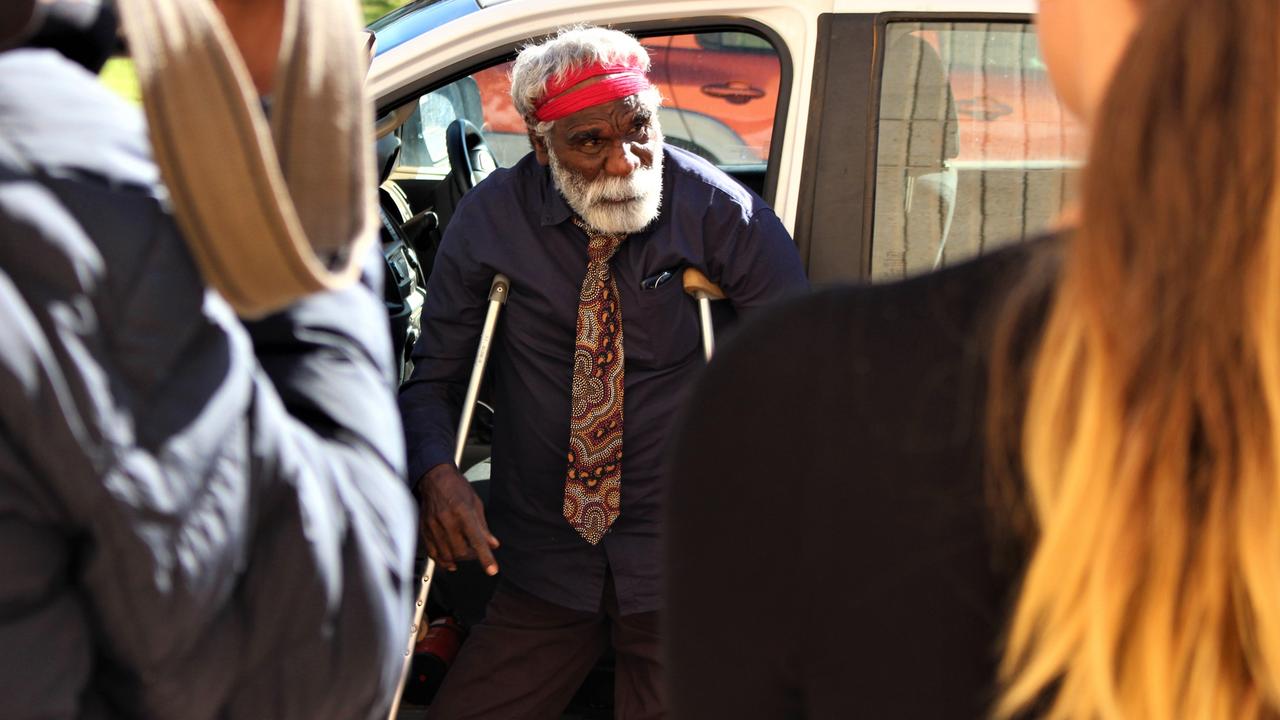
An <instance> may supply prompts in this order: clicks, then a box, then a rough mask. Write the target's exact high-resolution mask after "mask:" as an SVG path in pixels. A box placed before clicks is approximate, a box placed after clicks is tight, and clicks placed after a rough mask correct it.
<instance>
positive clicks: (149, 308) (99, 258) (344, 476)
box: [0, 0, 415, 720]
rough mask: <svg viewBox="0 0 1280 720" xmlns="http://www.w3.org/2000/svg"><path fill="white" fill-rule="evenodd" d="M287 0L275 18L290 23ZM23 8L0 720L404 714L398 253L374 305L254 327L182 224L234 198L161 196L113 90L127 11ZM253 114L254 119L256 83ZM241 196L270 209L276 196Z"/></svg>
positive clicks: (406, 537)
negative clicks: (393, 708) (191, 213)
mask: <svg viewBox="0 0 1280 720" xmlns="http://www.w3.org/2000/svg"><path fill="white" fill-rule="evenodd" d="M18 4H19V5H21V4H23V3H18ZM281 4H282V3H268V2H259V3H257V5H258V7H259V8H269V7H271V6H277V7H276V12H275V13H274V17H276V18H277V19H279V18H281V17H283V14H282V13H281V12H280V10H279V7H278V6H279V5H281ZM6 5H7V6H8V7H7V8H6V9H5V11H4V12H3V13H0V20H2V21H3V22H4V23H6V24H5V25H3V26H0V34H2V35H3V39H2V40H0V47H2V48H6V49H4V50H3V51H2V52H0V398H3V402H0V578H3V580H2V581H0V715H2V716H3V717H4V718H6V719H7V720H18V719H21V718H107V717H112V718H116V717H131V718H144V717H145V718H184V719H185V720H190V719H199V718H254V719H258V718H274V719H280V718H308V719H309V720H314V719H315V718H342V719H344V720H346V719H350V718H362V717H378V716H380V715H381V714H384V713H385V712H386V706H387V704H388V703H389V702H390V695H391V692H392V690H393V688H394V683H395V681H396V679H397V676H398V670H399V665H400V656H399V654H400V649H401V648H402V647H403V644H404V633H405V630H406V628H407V627H408V623H409V595H408V589H407V584H408V583H409V582H411V581H410V579H409V575H410V573H411V572H412V568H411V562H412V553H413V541H414V527H415V518H414V512H413V507H412V503H411V501H410V498H409V495H408V493H407V492H406V491H405V490H404V488H403V482H402V480H401V479H400V476H401V474H402V468H403V457H402V456H403V448H402V432H401V429H400V425H399V422H398V420H397V414H396V409H395V403H394V399H393V395H392V388H391V378H392V372H393V371H392V368H391V355H390V343H389V340H388V338H387V337H386V318H385V314H384V312H383V310H382V304H381V302H380V300H379V298H378V296H377V295H376V294H375V293H373V292H372V291H370V289H369V288H368V287H366V285H365V283H370V284H372V286H373V287H379V288H380V287H381V280H380V276H379V274H378V273H379V272H380V270H379V265H377V264H376V261H377V260H378V258H377V257H376V256H375V255H370V256H369V260H370V263H369V264H368V270H367V271H366V272H365V277H364V281H363V283H356V284H354V285H352V286H349V287H347V288H346V289H341V290H333V291H329V292H325V293H320V294H315V295H311V296H309V297H305V298H303V299H300V300H295V301H291V302H289V303H287V305H285V306H284V309H283V310H274V311H268V307H267V305H265V304H263V305H258V306H256V309H257V310H258V311H259V312H257V313H255V316H257V317H258V319H257V320H254V321H242V320H240V319H238V318H237V317H236V315H235V313H233V311H232V308H231V306H230V305H229V304H228V302H227V301H226V300H225V299H224V297H223V295H222V294H221V293H220V292H215V291H214V290H212V289H210V288H209V286H207V285H206V282H205V281H204V280H203V279H202V274H201V272H200V271H199V270H198V269H197V264H196V262H195V261H194V260H193V256H192V252H191V251H189V249H188V245H187V244H186V243H184V240H183V236H182V234H180V233H179V231H178V229H177V226H176V225H175V222H174V218H173V217H172V216H171V214H170V213H169V210H168V202H169V198H171V197H172V198H174V202H175V204H179V200H178V198H180V197H181V196H183V195H184V194H185V195H190V194H194V193H202V192H208V193H213V194H218V193H219V192H220V191H219V190H217V189H210V188H209V187H208V186H207V185H206V184H205V182H204V179H203V178H201V177H190V178H187V180H189V181H190V184H178V183H170V187H169V192H166V191H165V190H164V189H162V186H161V184H160V178H159V175H158V173H157V169H156V165H155V164H153V162H152V158H151V154H150V152H149V150H148V145H147V142H146V138H145V135H144V131H145V126H144V123H143V121H142V117H141V115H140V114H139V112H138V111H137V109H136V108H133V107H131V106H128V105H127V104H125V103H123V102H122V101H120V100H119V99H118V98H116V97H115V96H113V95H112V94H110V93H109V92H108V91H107V90H105V89H104V88H103V87H102V86H101V85H100V84H99V82H98V80H97V78H96V77H95V76H94V75H93V73H94V72H96V71H97V70H98V69H99V68H100V66H101V64H102V62H103V61H104V60H105V59H106V57H107V54H108V53H109V52H110V50H111V48H112V47H114V45H115V43H116V24H117V23H116V15H115V11H114V10H113V8H112V6H111V5H110V4H102V3H98V2H88V1H86V0H77V1H76V2H67V3H57V2H54V3H34V4H33V3H30V2H28V3H26V4H25V5H26V7H25V10H23V9H22V8H15V6H14V4H13V3H12V2H6ZM123 5H124V3H123V2H122V3H120V6H121V7H123ZM312 5H313V6H314V5H316V3H312ZM170 7H177V5H176V4H175V5H172V6H170ZM351 10H352V11H351V15H352V17H353V18H354V17H355V13H354V8H352V9H351ZM267 14H268V15H272V13H267ZM208 17H211V18H216V17H217V16H216V15H213V14H212V13H211V8H210V14H209V15H208ZM351 28H352V29H351V31H350V33H349V35H350V42H351V43H352V46H353V47H355V46H356V45H357V44H358V38H357V28H358V26H357V25H356V23H355V22H353V23H352V24H351ZM279 29H280V28H279V25H277V26H276V31H275V38H276V40H277V41H278V39H279V37H280V32H279ZM274 47H275V46H272V48H271V50H272V51H273V50H274ZM137 49H138V48H136V47H135V48H134V50H135V51H136V50H137ZM203 62H206V63H208V62H209V61H208V60H203ZM274 62H275V61H274V57H272V60H271V63H270V67H268V68H266V69H267V70H268V72H266V73H262V72H257V73H253V74H254V75H255V76H256V77H265V78H270V77H272V73H271V72H270V70H273V69H274ZM254 63H255V61H254V60H253V59H252V58H251V59H250V64H251V65H253V64H254ZM261 69H262V68H259V70H261ZM240 75H242V76H247V74H246V73H244V72H243V68H242V71H241V73H240ZM240 96H241V97H243V98H245V99H246V101H247V102H246V103H243V104H245V105H247V107H249V108H250V109H252V110H253V111H254V112H259V113H260V112H261V110H260V109H259V108H258V105H257V93H255V92H254V90H253V87H252V86H251V85H250V84H249V82H248V80H247V79H246V80H245V92H242V93H240ZM209 97H212V92H210V93H209ZM212 104H213V101H212V100H210V102H209V103H207V104H206V105H205V106H201V107H188V108H186V110H187V112H189V113H190V114H192V115H197V114H201V113H210V112H215V111H216V109H215V108H213V107H211V106H212ZM177 109H178V110H181V108H177ZM353 138H354V141H355V142H366V140H367V139H366V138H360V137H354V136H353ZM179 139H181V140H182V142H185V143H205V144H210V143H212V142H213V141H212V140H211V139H210V138H209V137H207V136H205V137H200V136H195V137H186V138H179ZM216 150H217V151H219V152H221V153H223V154H225V155H228V156H229V155H231V154H232V153H233V152H234V151H235V149H234V148H232V147H230V146H219V147H217V148H216ZM179 151H181V148H179ZM204 170H205V175H206V176H209V177H212V176H215V175H218V174H220V173H223V172H224V171H225V168H224V167H222V166H220V165H218V164H217V163H215V164H211V165H207V166H206V167H205V168H204ZM222 182H223V184H224V185H230V186H232V187H239V188H241V190H240V192H241V196H240V197H241V199H242V202H243V203H244V204H245V205H246V206H250V207H251V206H254V205H255V204H258V203H262V202H270V198H268V197H264V196H263V195H262V194H257V195H255V190H258V191H260V190H261V188H263V187H264V186H265V185H266V183H264V182H263V181H261V179H260V178H256V177H248V176H245V177H231V178H229V179H224V180H222ZM210 227H211V226H203V229H204V231H205V232H207V233H209V234H214V231H213V230H211V229H210ZM265 235H266V233H265V232H264V233H263V234H262V236H263V237H265ZM259 239H260V237H259V236H258V235H247V236H245V237H244V238H242V240H243V241H245V242H254V241H258V240H259ZM353 247H358V245H357V246H353ZM352 252H353V254H354V251H352ZM361 252H363V251H361ZM362 259H363V256H362ZM363 264H364V263H362V262H361V263H357V265H363ZM356 272H359V267H357V268H356ZM241 280H242V281H245V278H241ZM266 290H267V291H271V290H272V289H271V288H267V289H266ZM245 297H249V296H247V295H246V296H245ZM275 297H276V302H279V301H280V297H279V296H278V295H277V296H275ZM240 302H241V303H243V304H245V305H246V307H247V301H246V300H245V299H244V298H243V297H242V298H241V299H240Z"/></svg>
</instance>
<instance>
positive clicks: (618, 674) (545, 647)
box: [427, 581, 666, 720]
mask: <svg viewBox="0 0 1280 720" xmlns="http://www.w3.org/2000/svg"><path fill="white" fill-rule="evenodd" d="M601 605H602V606H601V608H600V609H599V610H597V611H596V612H579V611H577V610H569V609H567V608H563V607H561V606H559V605H555V604H552V603H549V602H547V601H545V600H541V599H539V598H537V597H534V596H533V595H530V594H529V593H526V592H524V591H523V590H520V589H519V588H517V587H515V586H514V585H512V584H511V583H507V582H502V583H499V585H498V589H497V590H496V591H495V592H494V595H493V599H492V600H490V601H489V607H488V609H487V610H486V612H485V619H484V620H483V621H482V622H481V623H480V624H479V625H477V626H476V627H475V628H474V629H472V631H471V635H470V636H469V637H468V638H467V640H466V642H464V643H463V644H462V650H461V651H460V652H459V654H458V659H457V661H456V662H455V663H454V665H453V667H452V668H450V669H449V673H448V674H447V675H446V676H445V679H444V685H443V686H442V687H441V688H440V692H439V694H437V695H436V699H435V701H434V702H432V703H431V709H430V710H429V711H428V713H427V717H428V718H430V720H464V719H468V718H476V719H477V720H479V719H483V720H490V719H494V718H500V719H502V720H506V719H507V718H511V719H513V720H515V719H525V718H527V719H529V720H542V719H544V718H545V719H546V720H554V719H555V718H558V717H559V716H560V714H561V713H562V712H564V709H565V707H566V706H567V705H568V704H569V701H570V700H571V699H572V698H573V694H574V692H576V691H577V689H578V687H579V686H580V685H582V681H583V679H584V678H585V677H586V676H587V673H588V672H589V671H590V670H591V668H592V666H593V665H595V663H596V661H597V660H598V659H599V658H600V655H601V654H602V653H603V652H604V650H605V648H606V647H608V645H609V644H610V643H612V644H613V649H614V653H615V654H616V656H617V660H616V664H615V673H614V682H615V688H614V717H615V718H617V719H618V720H648V719H649V718H661V717H663V716H664V714H665V711H666V707H665V704H664V703H663V693H662V666H661V663H660V660H659V654H660V651H661V648H660V643H659V641H658V613H656V612H651V613H638V614H634V615H625V616H624V615H621V614H619V612H618V598H617V593H616V592H615V591H614V587H613V582H612V581H608V582H606V583H605V591H604V598H603V602H602V603H601Z"/></svg>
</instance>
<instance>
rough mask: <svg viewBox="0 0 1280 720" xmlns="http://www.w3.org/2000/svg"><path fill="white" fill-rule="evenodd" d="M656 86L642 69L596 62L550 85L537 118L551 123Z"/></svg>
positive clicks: (540, 104) (536, 109)
mask: <svg viewBox="0 0 1280 720" xmlns="http://www.w3.org/2000/svg"><path fill="white" fill-rule="evenodd" d="M601 75H608V76H609V77H606V78H604V79H603V80H601V81H600V82H597V83H592V84H590V85H588V86H586V87H584V88H581V89H578V90H573V91H571V92H566V91H568V90H569V89H570V88H572V87H573V86H575V85H577V84H578V83H580V82H582V81H584V80H590V79H591V78H594V77H600V76H601ZM650 87H652V85H651V84H650V83H649V78H647V77H645V74H644V72H643V71H641V70H640V68H639V67H638V66H635V65H626V64H621V63H617V64H612V65H605V64H602V63H596V64H594V65H587V66H585V67H582V68H579V69H578V70H576V71H574V72H570V73H568V74H567V75H565V76H564V77H563V78H561V79H560V81H559V82H555V81H552V82H549V83H547V94H546V95H544V96H543V100H542V102H540V103H538V105H537V106H536V107H534V109H533V116H534V117H535V118H537V119H538V120H539V121H540V122H551V121H553V120H559V119H560V118H563V117H568V116H569V115H572V114H574V113H576V112H578V111H579V110H585V109H586V108H589V107H593V106H595V105H601V104H603V103H607V102H612V101H614V100H620V99H622V98H624V97H630V96H632V95H635V94H637V93H640V92H644V91H645V90H648V89H649V88H650Z"/></svg>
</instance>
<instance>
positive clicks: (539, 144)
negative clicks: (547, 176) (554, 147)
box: [529, 128, 551, 165]
mask: <svg viewBox="0 0 1280 720" xmlns="http://www.w3.org/2000/svg"><path fill="white" fill-rule="evenodd" d="M529 144H530V145H532V146H533V155H534V157H536V158H537V159H538V164H540V165H550V164H551V154H550V152H549V151H548V149H547V139H546V138H544V137H542V136H541V135H539V134H538V133H536V132H534V131H533V128H529Z"/></svg>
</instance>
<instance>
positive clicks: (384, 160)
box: [374, 135, 400, 185]
mask: <svg viewBox="0 0 1280 720" xmlns="http://www.w3.org/2000/svg"><path fill="white" fill-rule="evenodd" d="M374 154H375V155H376V156H377V160H378V184H379V185H381V184H382V183H384V182H386V181H387V178H389V177H391V171H392V170H394V169H395V167H396V158H398V157H400V138H398V137H396V136H395V135H384V136H382V137H380V138H378V143H377V145H375V146H374Z"/></svg>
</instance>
